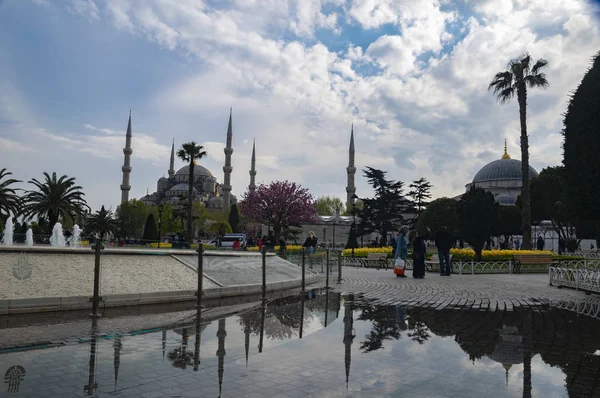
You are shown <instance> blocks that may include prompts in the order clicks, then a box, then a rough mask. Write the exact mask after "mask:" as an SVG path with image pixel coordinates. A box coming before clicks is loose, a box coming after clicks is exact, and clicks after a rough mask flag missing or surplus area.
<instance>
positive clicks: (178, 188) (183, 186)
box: [169, 183, 198, 192]
mask: <svg viewBox="0 0 600 398" xmlns="http://www.w3.org/2000/svg"><path fill="white" fill-rule="evenodd" d="M189 189H190V187H189V185H188V184H187V183H180V184H176V185H174V186H172V187H171V188H169V191H185V192H187V191H188V190H189ZM193 190H194V191H198V190H197V189H196V187H193Z"/></svg>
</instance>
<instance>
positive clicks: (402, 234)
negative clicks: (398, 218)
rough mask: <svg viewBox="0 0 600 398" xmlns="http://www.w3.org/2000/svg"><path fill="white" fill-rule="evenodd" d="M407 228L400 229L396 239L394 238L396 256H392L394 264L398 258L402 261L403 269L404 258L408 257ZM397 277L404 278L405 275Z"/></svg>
mask: <svg viewBox="0 0 600 398" xmlns="http://www.w3.org/2000/svg"><path fill="white" fill-rule="evenodd" d="M406 232H407V228H406V227H403V228H400V231H399V232H398V237H397V238H396V254H395V255H394V264H395V263H396V260H397V259H398V258H400V259H402V261H404V268H405V269H406V257H408V242H407V241H406ZM398 276H399V277H402V278H406V275H398Z"/></svg>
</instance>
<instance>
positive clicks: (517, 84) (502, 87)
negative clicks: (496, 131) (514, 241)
mask: <svg viewBox="0 0 600 398" xmlns="http://www.w3.org/2000/svg"><path fill="white" fill-rule="evenodd" d="M547 65H548V61H546V60H545V59H541V58H540V59H538V60H537V61H536V63H535V64H534V65H533V66H531V57H530V56H529V54H523V55H521V56H520V57H518V58H516V59H513V60H511V61H510V62H509V63H508V70H506V71H504V72H499V73H496V76H494V79H493V80H492V82H491V83H490V85H489V86H488V90H493V92H494V95H495V96H496V98H497V99H498V101H499V102H500V103H501V104H504V103H506V102H508V101H510V99H511V98H513V97H514V96H515V95H516V96H517V102H518V103H519V120H520V123H521V172H522V186H521V202H522V230H523V249H526V250H527V249H531V205H530V191H529V137H528V135H527V88H528V87H529V88H536V87H542V88H545V87H548V80H546V75H545V74H544V73H543V72H541V71H542V69H544V68H545V67H546V66H547Z"/></svg>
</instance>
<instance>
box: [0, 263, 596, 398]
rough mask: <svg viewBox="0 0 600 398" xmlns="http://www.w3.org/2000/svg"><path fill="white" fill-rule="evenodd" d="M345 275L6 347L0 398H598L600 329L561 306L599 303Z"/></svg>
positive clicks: (515, 283)
mask: <svg viewBox="0 0 600 398" xmlns="http://www.w3.org/2000/svg"><path fill="white" fill-rule="evenodd" d="M344 271H347V272H346V273H345V275H344V282H343V283H342V284H341V285H335V286H334V284H333V283H332V286H334V288H333V289H330V290H326V289H317V290H313V291H310V292H309V293H307V294H304V295H302V294H300V295H298V294H294V295H290V296H289V297H277V298H272V299H270V300H269V301H268V302H266V303H265V304H262V303H261V302H260V301H258V302H254V303H243V304H240V303H236V304H231V303H230V305H227V306H222V307H218V308H210V309H206V310H204V311H203V313H202V314H201V315H200V316H198V313H197V312H195V311H190V310H189V309H186V310H182V309H179V310H181V311H179V312H178V314H179V315H178V316H177V317H175V316H174V315H172V314H174V313H172V314H171V315H169V313H165V314H162V315H160V317H164V318H165V319H164V320H163V321H165V322H166V323H165V324H166V325H167V326H166V327H164V328H160V327H159V328H152V329H144V330H135V331H134V330H133V329H129V330H128V332H123V331H122V326H119V327H120V328H121V329H116V328H117V326H111V324H108V323H107V322H109V321H110V322H113V321H112V320H110V319H100V320H98V321H92V320H85V321H84V320H81V321H78V324H79V322H87V325H88V331H87V333H84V332H83V331H77V332H76V333H78V337H74V338H71V339H69V343H68V344H64V345H61V346H59V347H54V348H46V349H24V348H23V347H22V348H23V349H19V350H15V349H14V348H13V349H11V348H9V347H5V348H2V349H0V372H3V376H4V379H3V381H4V384H3V386H2V388H0V397H3V396H11V397H12V396H14V397H80V396H100V397H104V396H117V397H146V398H152V397H217V396H222V397H245V398H251V397H284V398H285V397H408V398H413V397H452V398H456V397H467V398H469V397H491V398H496V397H595V396H600V339H599V338H598V336H600V321H599V320H597V319H594V318H592V317H588V316H581V315H579V314H578V313H577V312H576V311H568V310H564V309H560V308H556V306H555V305H554V304H555V303H557V302H561V300H562V301H575V300H583V299H586V300H594V299H595V296H592V297H586V296H585V295H584V294H583V293H581V292H576V291H569V290H566V289H562V290H559V289H556V288H553V287H549V286H547V280H544V279H543V278H541V277H540V276H530V275H523V278H521V279H518V277H519V276H516V277H517V278H513V276H511V275H490V276H475V277H472V276H462V277H460V276H456V277H455V276H452V277H450V278H444V279H442V278H441V277H438V276H437V275H436V276H431V275H430V274H428V277H427V278H426V279H425V280H414V279H412V278H406V279H396V278H393V277H391V276H390V275H389V274H390V272H386V271H383V270H382V271H375V270H351V269H347V270H346V269H344ZM468 278H475V279H468ZM544 282H545V283H544ZM341 292H344V294H340V293H341ZM349 293H354V294H349ZM456 300H458V301H456ZM462 301H464V303H463V305H459V304H460V303H461V302H462ZM455 302H457V303H458V304H454V303H455ZM508 303H510V304H511V305H510V306H509V305H507V304H508ZM494 304H495V305H494ZM139 317H143V318H144V319H147V318H148V317H150V315H148V314H140V315H139ZM175 318H176V321H175ZM103 322H104V326H103ZM157 322H161V318H159V319H158V320H157ZM8 325H9V324H8V323H5V324H3V327H6V326H8ZM131 325H137V326H139V327H141V326H144V325H145V324H144V322H139V321H138V323H135V322H131ZM145 326H148V325H145ZM34 327H36V328H42V326H34ZM113 329H114V330H113ZM111 330H112V331H111ZM2 332H3V330H2V329H0V336H2Z"/></svg>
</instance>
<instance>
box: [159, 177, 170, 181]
mask: <svg viewBox="0 0 600 398" xmlns="http://www.w3.org/2000/svg"><path fill="white" fill-rule="evenodd" d="M158 181H159V182H163V181H169V180H168V179H167V178H166V177H160V178H159V179H158Z"/></svg>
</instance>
